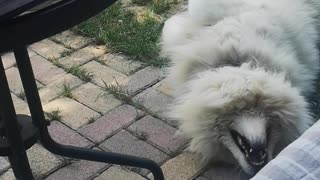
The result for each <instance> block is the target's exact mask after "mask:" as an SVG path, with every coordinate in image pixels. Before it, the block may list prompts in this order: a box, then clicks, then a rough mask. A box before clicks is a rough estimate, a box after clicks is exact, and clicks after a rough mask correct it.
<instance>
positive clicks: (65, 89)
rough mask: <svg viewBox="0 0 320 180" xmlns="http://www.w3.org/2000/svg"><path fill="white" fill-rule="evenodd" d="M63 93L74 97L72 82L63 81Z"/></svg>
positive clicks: (64, 95) (65, 95)
mask: <svg viewBox="0 0 320 180" xmlns="http://www.w3.org/2000/svg"><path fill="white" fill-rule="evenodd" d="M61 95H62V96H63V97H68V98H71V99H73V95H72V88H71V86H70V84H68V83H66V82H63V83H62V92H61Z"/></svg>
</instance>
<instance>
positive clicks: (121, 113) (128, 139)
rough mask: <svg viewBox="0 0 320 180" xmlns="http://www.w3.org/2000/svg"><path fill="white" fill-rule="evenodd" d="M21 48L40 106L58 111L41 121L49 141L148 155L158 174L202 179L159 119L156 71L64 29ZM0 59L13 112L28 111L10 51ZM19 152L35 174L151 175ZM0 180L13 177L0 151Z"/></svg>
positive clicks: (162, 108) (161, 103) (163, 90)
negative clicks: (117, 92) (120, 91)
mask: <svg viewBox="0 0 320 180" xmlns="http://www.w3.org/2000/svg"><path fill="white" fill-rule="evenodd" d="M29 53H30V57H31V61H32V65H33V68H34V73H35V76H36V80H37V83H38V87H39V93H40V96H41V100H42V103H43V107H44V110H45V111H46V112H47V113H50V112H54V111H58V112H59V117H56V119H51V122H50V125H49V131H50V133H51V135H52V137H53V138H54V139H55V140H56V141H58V142H60V143H62V144H68V145H74V146H80V147H88V148H95V149H99V150H101V151H112V152H120V153H125V154H130V155H137V156H142V157H147V158H150V159H152V160H154V161H155V162H157V163H159V164H160V165H161V166H162V169H163V171H164V174H165V177H166V179H170V180H187V179H205V175H206V174H205V173H203V172H202V169H200V165H199V162H198V161H197V160H196V158H195V157H193V155H192V154H189V153H187V152H184V151H183V150H184V148H185V146H186V144H187V140H186V139H185V138H184V137H182V136H179V135H176V131H177V129H176V126H175V123H174V122H171V121H169V120H168V119H167V118H166V114H165V112H166V107H167V104H168V103H169V102H171V101H172V99H173V98H172V93H173V90H172V88H171V87H170V86H168V83H167V81H166V79H165V70H164V69H159V68H155V67H151V66H146V65H144V64H142V63H139V62H136V61H135V62H134V61H130V59H128V58H127V57H125V56H123V55H120V54H112V53H110V52H109V51H108V49H107V48H106V47H103V46H96V45H95V44H94V43H93V41H92V40H90V39H88V38H85V37H82V36H79V35H76V34H74V33H72V32H70V31H66V32H63V33H61V34H59V35H56V36H55V37H52V38H50V39H46V40H43V41H41V42H38V43H35V44H33V45H31V46H30V47H29ZM3 62H4V65H5V69H6V73H7V76H8V79H9V84H10V88H11V91H12V97H13V100H14V102H15V107H16V111H17V113H21V114H29V110H28V106H27V103H26V100H25V98H24V93H23V88H22V84H21V82H20V78H19V76H18V71H17V68H16V67H15V60H14V57H13V55H12V53H9V54H5V55H4V56H3ZM73 66H78V67H77V68H80V69H81V68H84V69H85V70H86V71H87V72H88V73H89V74H90V76H91V80H89V81H84V80H81V77H77V74H71V73H68V69H69V68H70V67H73ZM104 83H106V84H108V85H111V84H112V85H121V87H122V88H125V89H126V90H127V91H128V92H130V93H131V96H132V97H131V98H132V100H133V102H137V104H130V105H129V104H127V103H128V102H126V101H125V100H123V99H117V97H115V96H114V95H113V94H112V93H109V94H108V93H106V91H105V89H104V87H105V84H104ZM65 91H68V92H65ZM66 93H67V94H66ZM27 154H28V157H29V158H30V164H31V167H32V170H33V173H34V175H35V177H36V178H37V179H48V180H49V179H50V180H66V179H77V180H82V179H83V180H87V179H97V180H109V179H110V180H113V179H117V180H140V179H141V180H143V179H152V175H151V174H150V172H148V171H147V170H142V169H136V168H130V167H120V166H116V165H109V164H103V163H96V162H88V161H79V160H74V159H66V158H62V157H59V156H56V155H53V154H51V153H50V152H48V151H46V150H45V149H44V148H42V147H41V145H40V144H37V145H35V146H34V147H32V148H31V149H29V150H28V152H27ZM201 173H202V175H201V177H200V176H199V175H200V174H201ZM0 179H1V180H2V179H3V180H10V179H14V176H13V173H12V169H10V164H9V163H8V160H7V159H6V158H2V157H0Z"/></svg>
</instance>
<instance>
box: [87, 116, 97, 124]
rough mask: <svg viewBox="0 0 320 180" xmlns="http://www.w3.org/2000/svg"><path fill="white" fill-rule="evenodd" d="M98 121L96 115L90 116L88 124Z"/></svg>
mask: <svg viewBox="0 0 320 180" xmlns="http://www.w3.org/2000/svg"><path fill="white" fill-rule="evenodd" d="M95 121H96V118H95V117H90V118H89V120H88V124H91V123H94V122H95Z"/></svg>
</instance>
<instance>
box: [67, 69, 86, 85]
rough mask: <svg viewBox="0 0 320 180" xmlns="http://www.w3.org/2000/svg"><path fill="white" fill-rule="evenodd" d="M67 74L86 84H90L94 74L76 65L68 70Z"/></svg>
mask: <svg viewBox="0 0 320 180" xmlns="http://www.w3.org/2000/svg"><path fill="white" fill-rule="evenodd" d="M67 73H70V74H72V75H74V76H77V77H78V78H79V79H81V80H83V81H85V82H89V81H91V79H92V74H91V73H90V72H87V70H86V69H84V68H81V67H80V66H76V65H74V66H71V67H70V68H69V69H67Z"/></svg>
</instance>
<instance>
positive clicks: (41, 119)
mask: <svg viewBox="0 0 320 180" xmlns="http://www.w3.org/2000/svg"><path fill="white" fill-rule="evenodd" d="M14 54H15V57H16V60H17V65H18V69H19V72H20V76H21V80H22V84H23V87H24V90H25V94H26V98H27V101H28V105H29V108H30V112H31V116H32V119H33V123H34V124H35V126H37V127H38V128H39V131H40V141H41V143H42V145H43V146H44V147H45V148H46V149H48V150H49V151H51V152H52V153H54V154H58V155H61V156H66V157H71V158H77V159H84V160H90V161H98V162H104V163H110V164H118V165H124V166H134V167H140V168H145V169H148V170H150V171H151V172H152V173H153V175H154V179H155V180H163V179H164V177H163V173H162V170H161V168H160V167H159V166H158V165H157V164H156V163H155V162H154V161H152V160H149V159H145V158H140V157H135V156H129V155H123V154H118V153H111V152H102V151H97V150H91V149H86V148H80V147H74V146H66V145H61V144H59V143H57V142H55V141H54V140H53V139H52V138H51V136H50V134H49V132H48V129H47V125H46V123H45V122H46V121H45V116H44V113H43V109H42V105H41V101H40V97H39V93H38V89H37V85H36V82H35V78H34V74H33V71H32V66H31V63H30V59H29V56H28V51H27V48H25V47H21V48H17V49H15V50H14Z"/></svg>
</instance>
